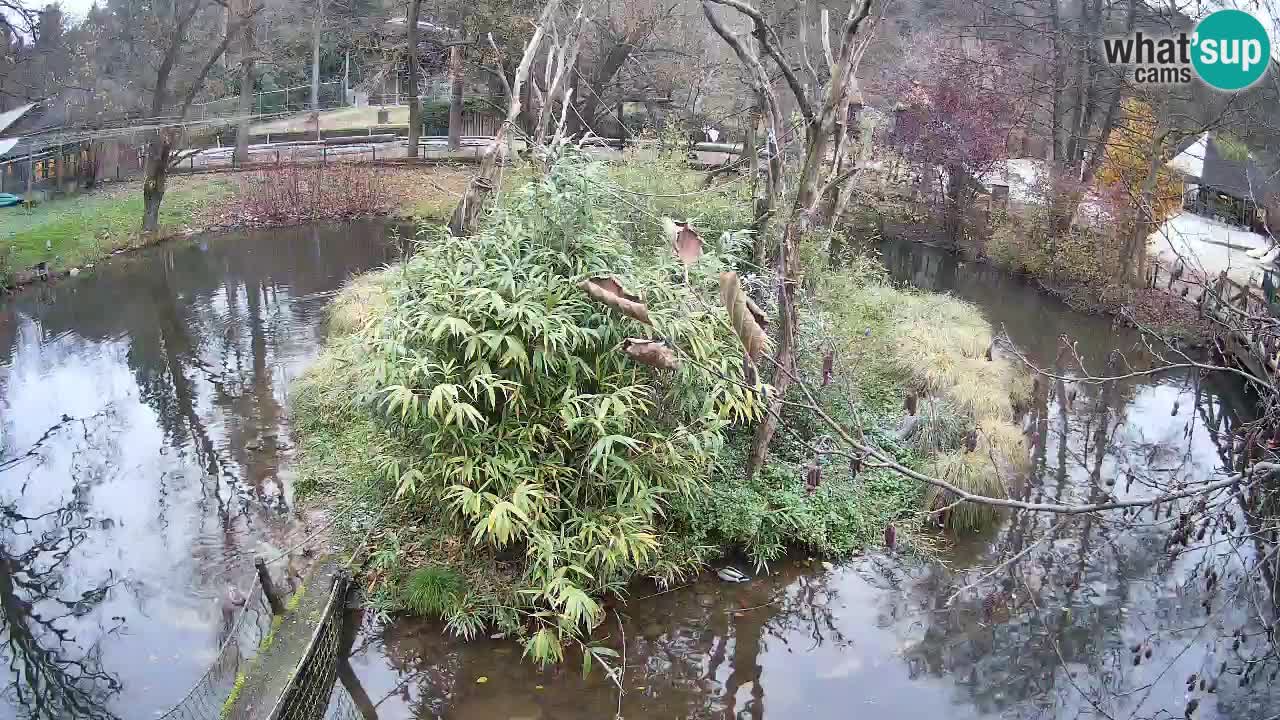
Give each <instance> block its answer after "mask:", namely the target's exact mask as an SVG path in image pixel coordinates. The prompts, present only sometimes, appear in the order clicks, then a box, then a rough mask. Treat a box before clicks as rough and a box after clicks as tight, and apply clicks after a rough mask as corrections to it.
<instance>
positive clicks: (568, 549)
mask: <svg viewBox="0 0 1280 720" xmlns="http://www.w3.org/2000/svg"><path fill="white" fill-rule="evenodd" d="M677 157H678V156H672V155H670V154H668V155H664V156H662V157H661V158H660V159H659V161H658V162H657V163H654V162H650V160H649V159H645V160H644V161H642V162H631V163H626V164H624V165H622V166H621V167H615V168H605V167H603V166H602V165H599V164H595V163H590V162H586V161H585V160H584V159H583V158H581V157H579V156H576V155H572V154H571V155H569V156H568V157H566V158H564V159H562V160H561V161H560V162H559V163H557V164H556V165H555V166H554V167H553V168H552V169H551V170H550V171H549V172H548V173H547V174H545V175H538V176H532V175H531V176H529V177H528V178H527V179H526V180H525V181H524V182H522V183H518V184H512V185H509V186H507V187H506V188H505V189H504V191H503V193H502V201H501V204H500V205H499V207H498V208H497V209H496V210H495V211H494V212H493V213H491V215H490V216H489V217H488V218H487V219H486V222H485V224H484V226H483V228H482V230H481V232H480V233H478V234H477V235H476V236H474V237H470V238H467V239H465V240H461V239H454V238H448V237H434V238H431V239H430V240H429V249H428V250H427V251H425V252H423V253H420V254H418V255H417V256H415V257H414V258H413V259H411V260H409V261H408V262H406V263H404V264H403V265H401V266H397V267H394V268H391V269H389V270H386V271H384V272H382V273H380V274H378V275H377V276H375V277H372V278H370V279H369V280H367V281H357V282H355V283H353V284H351V285H350V286H349V287H348V288H347V289H346V290H344V292H343V293H342V295H341V296H340V297H339V299H338V301H337V305H336V307H335V308H334V310H333V311H332V318H333V320H334V323H335V325H336V326H337V327H335V330H336V333H335V334H334V335H333V336H331V338H330V343H331V344H330V347H329V349H328V351H327V352H326V353H325V355H324V356H323V357H322V358H321V360H320V361H319V362H318V363H317V364H316V365H315V367H314V368H313V369H312V370H311V371H310V372H309V373H308V375H307V376H306V378H305V379H304V381H303V382H302V383H301V385H300V386H299V388H298V390H297V392H295V393H294V403H295V416H296V417H297V424H298V431H299V435H300V438H301V443H300V447H299V449H300V456H301V475H302V477H303V481H302V487H303V488H304V490H305V491H306V492H312V493H314V492H317V491H323V492H325V493H326V494H328V495H332V496H334V497H335V498H336V499H337V502H339V503H340V504H342V505H344V506H345V508H346V509H347V512H349V513H350V514H351V515H352V516H353V517H354V518H356V520H355V525H356V527H357V528H361V529H363V528H365V527H368V528H370V529H371V530H375V531H376V532H375V533H372V536H373V537H376V538H377V540H375V542H374V548H373V549H372V552H371V554H370V562H369V564H368V566H367V567H366V574H367V577H366V580H367V581H368V582H369V584H370V585H371V587H372V589H371V591H370V596H371V603H372V604H373V605H374V606H375V607H376V608H377V609H379V610H382V611H387V612H391V611H396V610H401V609H410V610H415V611H418V612H428V613H432V614H440V615H441V616H443V617H444V618H445V620H446V621H447V627H448V629H449V630H450V631H451V632H453V633H455V634H457V635H460V636H462V637H468V638H469V637H474V636H476V635H478V634H479V633H481V632H486V631H487V630H486V628H493V629H496V631H497V632H500V633H503V634H505V635H508V636H513V637H516V638H518V639H519V640H520V641H521V642H522V643H523V646H524V651H525V655H526V657H529V658H531V659H533V660H535V661H537V662H540V663H549V662H559V661H561V660H563V659H564V657H565V655H566V652H567V648H570V647H572V646H573V645H575V644H576V645H578V646H579V649H580V650H581V652H582V657H583V659H584V662H585V663H593V662H600V663H607V662H609V659H610V656H609V653H608V652H607V651H608V648H603V647H597V646H594V645H589V644H587V643H586V641H585V638H586V637H587V633H588V632H589V631H590V630H591V628H593V627H595V626H596V625H597V624H598V623H599V622H600V621H601V620H602V617H603V609H602V605H601V602H600V598H601V596H602V595H605V594H608V593H614V592H620V591H621V590H622V588H623V587H624V585H625V584H626V583H627V582H629V581H631V580H632V579H634V578H637V577H642V576H649V577H654V578H658V579H661V580H664V581H675V580H678V579H681V578H687V577H689V576H691V575H692V574H695V573H696V572H698V571H699V570H700V569H701V568H702V567H703V565H704V564H705V563H707V562H709V561H710V560H712V559H714V558H715V557H717V556H719V555H721V554H722V553H723V552H725V550H726V549H728V548H732V547H741V548H743V549H745V550H746V551H747V553H748V554H749V555H750V556H751V557H752V558H754V559H755V561H756V562H757V563H760V564H764V563H767V562H769V561H772V560H774V559H777V558H778V557H780V556H781V555H782V554H783V553H784V552H786V551H787V550H788V549H790V548H794V547H802V548H805V549H808V550H809V551H811V552H817V553H824V554H833V555H840V554H848V553H850V552H854V551H856V550H859V549H861V548H863V547H866V546H868V545H872V544H877V543H878V542H880V538H882V537H883V531H884V527H885V525H886V523H888V522H894V523H898V524H899V528H900V529H902V530H904V531H909V530H910V526H911V525H912V524H913V523H914V520H913V519H912V518H914V517H918V516H919V513H918V508H919V504H920V501H921V495H922V487H921V486H920V484H919V483H917V482H915V481H913V480H910V479H908V478H905V477H903V476H900V475H897V474H894V473H891V472H889V471H887V470H883V469H875V468H864V469H863V470H862V471H861V472H860V473H859V474H858V476H857V477H856V478H855V477H851V474H850V467H849V464H848V459H847V458H846V457H842V456H838V455H823V456H822V457H821V458H820V461H821V464H822V468H823V477H824V479H823V482H822V483H821V484H820V486H819V487H818V488H817V489H816V491H814V492H812V493H810V492H807V491H806V489H805V482H804V468H805V465H807V464H808V463H809V462H811V461H812V459H813V451H812V449H811V448H812V446H813V444H815V443H819V442H826V441H825V440H823V436H824V435H825V434H826V433H827V432H828V431H827V430H826V429H825V428H824V427H822V426H821V424H820V423H819V422H818V421H817V418H816V417H815V416H814V415H813V414H812V413H810V412H807V411H801V410H798V409H796V408H791V407H789V408H787V410H786V411H785V412H784V428H785V429H784V431H783V432H780V433H779V435H778V437H777V438H776V439H775V442H774V445H773V448H772V453H771V459H770V461H769V463H768V464H767V465H766V467H765V468H764V470H763V471H762V472H761V473H759V474H758V475H757V476H756V477H755V478H753V479H751V480H749V481H748V480H746V479H744V477H743V472H742V470H743V467H744V466H745V457H746V448H747V446H748V444H749V441H750V437H751V435H752V432H753V427H752V426H751V424H752V423H753V422H754V421H756V420H758V419H759V417H760V415H761V408H760V407H759V397H760V396H759V394H758V393H757V392H753V391H750V390H747V389H744V388H743V387H742V386H741V385H740V384H739V382H740V380H741V373H742V356H741V349H740V347H741V346H740V344H739V341H738V340H737V339H736V337H734V336H733V334H732V330H731V329H730V327H729V325H728V323H727V321H726V318H725V315H724V311H723V309H721V308H720V307H719V301H718V274H719V272H720V271H721V270H724V269H728V268H730V267H734V266H735V264H736V262H737V261H736V255H737V253H738V252H740V251H741V250H743V249H744V248H746V247H748V246H749V238H746V237H744V236H743V235H742V234H741V233H734V232H730V233H729V235H727V236H726V237H725V238H724V239H723V242H717V241H718V240H720V238H719V236H718V235H717V234H716V232H717V231H716V230H713V229H712V228H713V227H715V225H714V223H723V229H724V230H725V231H731V230H733V229H735V228H736V227H741V226H742V225H741V224H739V223H742V224H745V222H746V219H747V211H746V206H745V203H744V198H742V197H741V196H740V195H738V194H737V190H718V191H716V192H712V193H701V192H696V193H695V194H693V195H684V196H682V197H679V198H661V197H653V196H652V195H649V196H645V195H634V194H629V193H626V192H623V190H633V191H641V190H646V191H654V192H658V193H663V194H679V193H684V192H692V191H694V190H697V189H699V188H697V187H696V186H697V183H696V181H695V180H691V179H690V178H689V175H688V171H687V168H685V167H684V166H683V163H682V161H680V160H678V159H677ZM663 178H666V179H667V180H668V182H667V183H666V184H663ZM685 188H688V189H687V190H686V189H685ZM677 208H685V209H686V210H687V212H686V213H678V214H677V213H674V212H673V214H676V215H677V216H680V217H693V218H696V225H697V227H698V228H699V230H700V231H702V233H703V235H704V238H706V240H707V243H706V254H705V255H704V256H703V257H702V258H701V259H699V260H698V261H697V262H696V263H694V264H693V265H692V266H690V267H689V268H687V269H686V268H685V267H684V266H683V265H681V264H680V263H679V262H678V261H677V260H676V259H675V258H674V256H673V254H672V253H671V251H670V249H669V248H668V246H667V241H666V240H665V238H664V236H663V235H662V232H661V230H660V225H659V223H658V221H657V218H656V217H652V216H651V213H652V214H653V215H657V214H658V213H659V212H664V211H668V210H672V211H674V210H675V209H677ZM819 236H820V238H819ZM814 238H815V239H814V240H813V242H825V241H826V240H827V239H829V238H827V236H826V235H824V234H814ZM804 252H805V253H806V255H805V256H806V257H810V256H811V255H812V256H813V257H817V253H818V252H819V251H818V250H816V249H815V248H806V249H805V251H804ZM814 264H815V265H816V264H817V261H816V260H815V261H814ZM600 275H612V276H615V277H616V278H617V279H618V280H619V281H620V282H621V284H622V285H623V286H624V287H626V288H628V289H631V290H633V291H639V292H640V294H641V301H642V302H644V303H645V305H646V306H647V308H648V312H649V315H650V317H651V318H652V320H653V326H652V327H651V326H648V325H645V324H642V323H640V322H638V321H635V320H632V319H629V318H627V317H624V316H622V315H620V314H618V313H616V312H614V311H612V310H610V309H609V308H607V307H605V306H604V305H602V304H598V303H596V302H594V301H592V300H591V299H590V298H588V296H587V295H586V294H585V293H584V292H583V291H582V290H581V289H580V288H579V287H578V284H579V283H580V282H582V281H584V280H586V279H588V278H593V277H598V276H600ZM686 276H687V281H686ZM744 277H745V278H746V281H747V284H748V287H749V288H760V287H763V286H767V285H768V284H769V282H770V279H769V278H768V277H761V276H759V275H752V274H747V275H745V276H744ZM805 285H806V286H810V287H811V288H812V291H813V293H814V295H813V296H812V297H806V298H805V299H804V306H805V308H806V311H805V312H804V313H803V314H802V324H801V332H800V338H799V342H800V348H799V349H800V352H799V357H800V358H801V372H802V373H804V374H805V375H807V376H809V377H817V376H818V374H819V373H820V370H819V365H820V363H821V358H822V356H823V354H824V352H825V351H826V350H827V349H831V348H834V349H835V352H836V353H837V357H838V358H839V360H838V362H837V377H836V379H835V382H833V383H832V384H831V385H830V386H829V387H825V388H823V389H822V390H821V391H820V402H821V403H822V404H823V407H824V409H825V410H826V411H827V412H828V413H830V414H831V415H832V416H833V417H835V418H836V419H837V420H840V421H851V420H852V419H853V416H854V415H855V414H856V415H857V416H858V418H859V419H860V420H862V421H864V423H865V424H866V425H867V426H868V432H869V433H870V434H871V435H872V437H874V438H875V439H876V441H877V442H878V443H879V444H880V445H881V446H882V447H885V448H887V449H889V450H890V451H891V452H893V453H895V455H896V456H897V457H898V459H899V460H900V461H902V462H904V463H907V464H908V465H910V466H913V467H924V466H925V458H924V457H923V456H922V455H921V454H920V453H918V452H917V450H916V449H913V448H911V447H899V446H898V445H897V444H896V443H895V442H894V440H893V438H892V433H891V432H886V431H882V430H881V429H880V428H881V427H892V426H893V425H894V424H896V422H897V420H898V412H899V408H900V406H901V402H902V394H903V392H904V389H905V388H906V387H907V386H908V385H910V384H912V383H914V382H919V381H920V377H919V374H918V373H917V371H916V370H917V369H916V368H913V367H912V366H911V365H909V364H908V363H906V362H905V361H903V359H902V358H903V357H904V355H905V353H906V352H907V351H904V350H899V349H896V344H897V343H898V339H899V335H901V334H902V333H903V332H905V328H906V327H907V324H908V321H915V322H917V323H923V322H924V321H923V320H921V319H920V318H921V317H925V316H927V315H929V314H930V313H932V314H934V315H936V317H937V322H936V323H935V324H934V325H933V326H932V327H927V326H925V325H923V324H920V325H918V327H916V330H917V331H918V332H920V333H922V334H927V332H928V331H930V330H932V331H934V332H937V333H940V334H945V332H946V331H947V330H946V326H947V324H948V323H952V324H956V325H958V326H959V327H960V328H961V330H957V331H955V332H969V331H971V330H972V329H973V328H975V327H978V328H980V329H981V337H980V339H978V340H974V339H963V338H962V340H963V341H962V342H959V346H960V347H962V348H965V349H966V352H968V351H973V352H978V353H980V352H981V351H982V350H983V349H985V343H986V341H987V339H988V338H989V332H990V331H989V328H988V327H987V326H986V325H985V323H983V322H982V321H981V318H980V316H976V314H975V313H974V311H973V309H972V308H970V307H969V306H966V305H963V304H961V303H956V302H955V301H950V302H953V303H955V304H954V305H945V304H943V305H934V304H930V303H929V302H928V301H927V300H926V299H925V298H924V296H917V295H915V294H911V293H904V292H901V291H898V290H895V289H893V288H892V287H891V286H890V285H889V284H888V280H887V277H886V275H885V272H884V270H883V268H881V267H879V265H878V264H876V263H875V262H874V261H871V260H867V259H863V258H851V259H850V260H849V262H848V264H847V266H846V268H845V269H844V270H842V272H841V273H840V275H839V276H838V277H837V278H835V279H832V278H830V277H828V276H826V275H824V274H822V273H818V272H814V273H813V276H812V277H807V278H806V280H805ZM761 299H763V300H765V302H764V303H763V304H764V305H765V308H764V310H765V312H766V314H772V313H773V312H774V309H773V308H771V307H769V306H768V305H769V303H768V301H767V300H768V299H767V298H764V297H762V298H761ZM904 305H905V306H909V307H910V309H911V312H910V313H908V312H906V311H904V310H903V308H902V306H904ZM868 328H869V329H870V330H871V333H870V335H866V334H864V329H868ZM628 337H637V338H650V339H658V338H665V339H667V340H669V341H671V342H672V344H673V345H674V346H675V347H677V348H679V350H680V359H681V366H680V368H679V369H677V370H674V371H670V370H655V369H652V368H649V367H647V366H644V365H640V364H637V363H636V362H634V361H633V360H631V359H629V358H628V356H626V355H625V353H623V352H622V351H621V345H622V343H623V340H624V339H626V338H628ZM987 379H988V380H991V381H992V382H995V383H997V386H998V384H999V383H1000V382H1003V381H1004V379H1003V377H1002V376H991V377H990V378H987ZM997 390H998V387H997ZM1006 394H1007V393H1006ZM949 402H950V403H951V404H950V405H949V406H950V407H956V408H964V407H968V406H967V405H963V404H962V403H961V401H959V400H955V399H950V400H949ZM977 406H979V405H975V407H977ZM1006 406H1007V403H1006ZM996 414H997V415H999V414H1000V413H999V412H998V411H997V412H996ZM969 422H970V424H972V421H969ZM378 524H381V527H378ZM406 568H424V570H419V571H417V572H414V573H411V574H410V575H409V576H408V577H405V576H404V572H405V569H406Z"/></svg>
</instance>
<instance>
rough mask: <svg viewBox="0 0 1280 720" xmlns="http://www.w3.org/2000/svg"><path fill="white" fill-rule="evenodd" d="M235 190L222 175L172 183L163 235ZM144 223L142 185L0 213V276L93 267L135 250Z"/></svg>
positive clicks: (163, 210) (164, 212) (163, 212)
mask: <svg viewBox="0 0 1280 720" xmlns="http://www.w3.org/2000/svg"><path fill="white" fill-rule="evenodd" d="M233 188H234V185H233V183H232V181H230V180H228V179H227V178H225V177H221V176H198V177H177V178H171V179H170V180H169V187H168V190H167V191H166V192H165V196H164V202H163V203H162V204H161V206H160V234H161V236H164V235H170V234H173V233H175V232H178V231H181V230H183V229H184V228H186V227H188V226H189V225H190V223H191V222H192V219H193V217H195V216H196V215H197V214H199V213H200V212H201V211H202V210H203V209H205V208H207V207H208V204H209V202H210V201H218V200H221V199H223V198H225V197H226V196H228V195H230V194H231V192H232V190H233ZM141 224H142V183H141V182H131V183H122V184H119V185H112V186H110V187H107V188H103V189H101V190H98V191H95V192H91V193H82V194H79V195H74V196H71V197H67V198H60V199H57V200H52V201H49V202H45V203H41V204H39V205H37V206H35V207H31V208H8V209H0V274H3V273H4V272H5V271H6V270H7V271H9V272H13V271H16V270H25V269H27V268H30V267H31V266H33V265H35V264H36V263H39V262H48V263H49V265H50V269H52V270H60V269H64V268H70V267H76V266H78V265H83V264H85V263H89V262H93V261H95V260H97V259H99V258H101V257H103V256H105V255H108V254H110V253H111V252H112V251H115V250H118V249H120V248H124V247H132V246H135V245H137V244H138V242H139V228H140V226H141Z"/></svg>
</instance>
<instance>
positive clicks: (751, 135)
mask: <svg viewBox="0 0 1280 720" xmlns="http://www.w3.org/2000/svg"><path fill="white" fill-rule="evenodd" d="M763 104H764V99H763V98H762V97H761V96H760V93H759V92H757V93H755V99H754V100H753V101H752V103H751V111H750V112H748V113H747V132H746V134H745V135H744V137H743V142H742V151H743V152H744V153H746V155H747V172H748V173H750V175H751V199H752V205H753V209H752V220H751V229H752V230H753V231H754V233H755V234H754V235H753V240H752V248H751V260H752V262H754V263H756V264H757V265H763V264H764V263H765V232H764V231H765V224H766V223H767V222H768V220H769V216H768V210H769V195H768V192H767V191H766V190H765V187H764V186H763V185H762V184H761V183H760V169H761V168H760V142H759V132H760V118H761V117H763V115H764V108H763V107H762V106H763Z"/></svg>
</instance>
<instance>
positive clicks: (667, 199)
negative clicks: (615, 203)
mask: <svg viewBox="0 0 1280 720" xmlns="http://www.w3.org/2000/svg"><path fill="white" fill-rule="evenodd" d="M655 142H656V143H657V147H656V149H655V148H654V147H653V146H645V147H641V148H633V149H630V150H628V151H627V154H626V158H625V160H624V161H623V162H621V163H617V164H615V165H612V166H611V167H610V168H609V170H608V172H609V176H610V177H611V178H612V179H613V180H614V181H615V182H616V183H617V186H618V189H617V190H616V192H618V193H620V195H621V198H622V200H625V204H621V203H620V204H621V208H620V209H623V210H624V211H626V212H627V213H628V214H629V215H632V216H633V220H634V221H636V222H640V223H643V224H644V235H645V236H649V237H654V238H661V237H662V236H661V235H660V234H659V233H658V232H657V228H658V225H657V220H656V218H657V217H662V216H670V217H673V218H676V219H677V220H687V221H689V222H692V223H693V224H694V226H696V227H697V229H698V231H699V232H700V233H702V236H703V238H704V239H705V240H706V242H707V243H708V244H717V243H718V242H719V238H720V236H721V235H722V234H723V233H726V232H729V233H735V234H736V233H738V232H739V231H741V230H742V229H743V228H746V227H749V226H750V225H751V210H750V208H751V198H750V197H749V193H750V185H749V183H748V182H746V175H745V174H743V175H732V174H731V175H729V176H727V178H726V180H725V181H724V182H723V183H722V184H718V185H716V186H715V188H714V189H712V190H704V188H703V186H702V185H703V180H702V178H703V177H704V176H703V175H702V174H701V173H696V172H692V171H690V170H689V167H688V161H687V160H686V158H685V151H686V148H687V145H686V142H687V141H686V139H685V137H684V136H683V135H682V134H681V133H680V132H679V130H678V129H671V130H668V131H667V132H666V133H664V135H663V137H662V138H661V140H660V141H658V140H655ZM632 206H634V207H632ZM628 208H629V209H628ZM635 208H640V209H641V211H640V212H636V210H635ZM741 239H742V238H741V236H738V235H735V240H737V241H741ZM717 249H718V250H719V251H720V252H721V253H725V254H730V255H734V254H738V253H740V252H741V247H737V246H730V247H718V248H717Z"/></svg>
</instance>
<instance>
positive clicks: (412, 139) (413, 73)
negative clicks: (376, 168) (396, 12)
mask: <svg viewBox="0 0 1280 720" xmlns="http://www.w3.org/2000/svg"><path fill="white" fill-rule="evenodd" d="M421 11H422V0H409V23H408V24H409V151H408V155H409V157H411V158H416V157H418V137H419V136H420V135H421V134H422V106H421V105H420V104H419V102H418V15H419V14H420V13H421ZM452 112H453V111H452V109H450V114H451V115H452ZM450 134H452V129H450Z"/></svg>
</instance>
